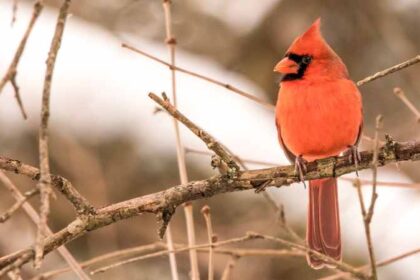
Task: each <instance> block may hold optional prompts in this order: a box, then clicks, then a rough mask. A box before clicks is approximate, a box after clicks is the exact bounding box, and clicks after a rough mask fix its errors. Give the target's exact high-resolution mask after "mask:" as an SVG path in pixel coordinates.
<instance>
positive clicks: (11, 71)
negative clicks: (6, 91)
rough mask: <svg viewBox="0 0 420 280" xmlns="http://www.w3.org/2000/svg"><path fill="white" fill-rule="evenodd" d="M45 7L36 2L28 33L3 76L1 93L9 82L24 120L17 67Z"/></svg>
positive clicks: (24, 114) (38, 1) (39, 1)
mask: <svg viewBox="0 0 420 280" xmlns="http://www.w3.org/2000/svg"><path fill="white" fill-rule="evenodd" d="M43 7H44V5H43V1H42V0H37V1H35V3H34V7H33V11H32V16H31V19H30V21H29V24H28V27H27V28H26V31H25V33H24V35H23V37H22V39H21V41H20V43H19V46H18V48H17V50H16V52H15V55H14V57H13V59H12V62H11V63H10V65H9V68H8V69H7V72H6V74H5V75H4V76H3V78H2V79H1V81H0V93H1V92H2V91H3V88H4V86H5V85H6V84H7V82H11V84H12V86H13V89H14V90H15V97H16V101H17V103H18V105H19V108H20V110H21V112H22V116H23V118H24V119H26V118H27V116H26V113H25V110H24V109H23V105H22V100H21V98H20V94H19V87H18V86H17V83H16V74H17V66H18V64H19V61H20V57H21V56H22V54H23V51H24V50H25V46H26V42H27V41H28V38H29V35H30V34H31V32H32V28H33V27H34V24H35V22H36V21H37V19H38V17H39V15H40V14H41V11H42V9H43ZM15 9H17V2H16V1H15V2H14V4H13V11H15ZM14 19H15V12H14V15H13V19H12V23H13V22H14Z"/></svg>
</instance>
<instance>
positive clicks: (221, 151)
mask: <svg viewBox="0 0 420 280" xmlns="http://www.w3.org/2000/svg"><path fill="white" fill-rule="evenodd" d="M149 97H150V98H151V99H153V101H155V102H156V103H158V104H159V105H160V106H162V108H164V109H165V110H166V111H167V112H168V113H169V114H170V115H171V116H172V117H174V118H175V119H177V120H178V121H180V122H181V123H182V124H184V125H185V126H186V127H187V128H188V129H189V130H191V132H193V133H194V134H195V135H197V136H198V137H199V138H200V139H201V140H203V142H204V143H206V144H207V147H208V148H209V149H210V150H212V151H213V152H215V153H216V155H218V156H219V157H220V158H221V159H222V160H223V161H224V162H225V163H226V164H227V165H228V167H229V168H230V170H229V174H230V177H232V178H233V177H235V176H236V173H237V172H238V171H239V169H240V168H239V165H238V164H237V163H236V162H235V161H234V160H233V157H232V156H231V155H230V153H229V152H227V151H226V149H225V148H224V147H223V145H221V144H220V143H219V142H217V141H216V140H215V139H214V138H213V137H212V136H211V135H210V134H208V133H207V132H206V131H204V130H203V129H201V128H200V127H198V126H197V125H196V124H194V123H193V122H192V121H190V120H189V119H188V118H187V117H186V116H184V115H183V114H182V113H181V112H179V111H178V110H177V109H176V108H175V107H174V106H172V105H171V104H170V103H169V101H168V100H167V99H162V98H160V97H158V96H157V95H156V94H154V93H149Z"/></svg>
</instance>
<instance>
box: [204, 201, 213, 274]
mask: <svg viewBox="0 0 420 280" xmlns="http://www.w3.org/2000/svg"><path fill="white" fill-rule="evenodd" d="M201 213H203V216H204V220H205V221H206V228H207V238H208V240H209V243H210V247H209V267H208V271H209V273H208V280H213V279H214V247H213V243H215V242H217V236H216V235H214V233H213V225H212V223H211V214H210V207H209V206H208V205H205V206H204V207H203V208H202V209H201Z"/></svg>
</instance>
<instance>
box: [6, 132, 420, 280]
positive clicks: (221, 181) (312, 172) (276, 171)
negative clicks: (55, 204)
mask: <svg viewBox="0 0 420 280" xmlns="http://www.w3.org/2000/svg"><path fill="white" fill-rule="evenodd" d="M388 141H389V145H386V146H385V147H382V148H381V149H379V152H378V166H384V165H386V164H390V163H395V162H400V161H419V160H420V141H411V142H395V141H392V140H390V139H388ZM391 141H392V143H391ZM391 144H392V145H391ZM372 159H373V152H371V151H365V152H362V153H361V160H360V162H359V165H358V170H363V169H369V168H372ZM17 162H18V161H16V160H11V159H6V158H4V157H0V169H3V170H6V171H12V172H14V171H16V173H22V172H20V171H22V169H24V170H26V171H28V170H31V172H30V173H29V177H31V178H34V179H37V180H39V177H37V176H36V174H38V173H39V172H38V171H39V170H38V169H36V168H35V167H31V166H28V165H25V164H22V163H20V162H19V163H20V167H19V165H17V164H16V163H17ZM17 167H19V168H18V169H17ZM23 167H24V168H23ZM307 169H308V172H307V173H306V175H305V179H306V180H313V179H319V178H327V177H333V176H336V177H338V176H341V175H344V174H347V173H350V172H354V171H355V166H354V164H353V162H352V161H350V159H349V157H348V156H342V157H330V158H326V159H322V160H317V161H314V162H310V163H308V164H307ZM22 174H25V173H22ZM31 175H32V176H31ZM26 176H28V172H26ZM54 177H58V178H61V180H62V177H59V176H54V175H52V178H54ZM267 180H270V181H271V182H270V184H268V186H271V187H282V186H287V185H290V184H292V183H294V182H299V181H300V180H299V176H297V174H295V169H294V166H293V165H289V166H280V167H274V168H267V169H257V170H250V171H242V172H239V174H238V178H235V179H229V178H228V177H227V176H224V175H219V176H214V177H211V178H208V179H205V180H199V181H191V182H189V183H188V184H185V185H179V186H175V187H172V188H168V189H166V190H164V191H161V192H157V193H153V194H149V195H146V196H141V197H137V198H133V199H130V200H126V201H123V202H119V203H116V204H112V205H110V206H107V207H104V208H101V209H98V210H97V211H96V213H92V214H91V215H82V216H79V217H78V218H76V219H75V220H74V221H73V222H71V223H70V224H69V225H68V226H67V227H65V228H64V229H62V230H60V231H59V232H57V233H55V234H54V235H52V236H50V237H47V238H46V239H45V240H44V244H45V248H44V254H47V253H49V252H51V251H52V250H55V249H56V248H57V247H59V246H61V245H63V244H66V243H69V242H70V241H72V240H74V239H76V238H78V237H80V236H82V235H84V234H86V233H87V232H89V231H92V230H95V229H98V228H101V227H104V226H106V225H109V224H112V223H115V222H118V221H120V220H123V219H128V218H131V217H133V216H137V215H138V214H141V213H153V214H159V213H161V212H162V211H165V210H166V209H169V208H172V209H176V208H177V207H178V206H179V205H181V204H183V203H185V202H190V201H193V200H198V199H203V198H209V197H212V196H215V195H218V194H222V193H227V192H235V191H244V190H255V188H256V187H258V186H259V185H260V184H261V182H265V181H267ZM53 184H54V180H53ZM22 256H24V258H23V260H22V261H20V265H23V264H24V263H27V262H29V261H30V260H31V259H33V256H34V255H33V250H32V248H27V249H25V250H22V251H19V252H17V253H13V254H11V255H8V256H4V257H2V258H0V269H3V271H2V272H3V273H5V272H7V271H9V270H11V269H13V268H14V267H15V266H16V265H15V264H14V263H15V262H16V261H17V260H18V259H20V258H21V257H22ZM0 275H1V272H0Z"/></svg>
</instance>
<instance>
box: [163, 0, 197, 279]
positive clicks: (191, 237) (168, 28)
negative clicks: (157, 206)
mask: <svg viewBox="0 0 420 280" xmlns="http://www.w3.org/2000/svg"><path fill="white" fill-rule="evenodd" d="M162 5H163V12H164V18H165V34H166V41H165V43H166V45H167V47H168V50H169V56H170V61H171V63H170V65H172V66H175V45H176V39H175V37H174V35H173V34H172V18H171V16H172V15H171V1H170V0H163V2H162ZM171 85H172V99H173V102H174V106H175V108H176V107H177V106H178V98H177V92H176V73H175V70H173V69H171ZM173 125H174V129H175V142H176V158H177V162H178V172H179V177H180V181H181V184H186V183H187V182H188V173H187V165H186V163H185V153H184V146H183V143H182V138H181V134H180V131H179V124H178V122H177V120H176V119H173ZM184 215H185V220H186V224H187V237H188V244H189V245H190V246H193V245H194V244H195V230H194V216H193V206H192V204H191V203H187V204H185V205H184ZM169 219H170V218H169ZM169 219H167V221H165V220H164V219H162V229H161V230H160V234H161V235H162V234H163V233H164V230H165V229H164V228H165V226H166V225H165V224H168V223H169ZM169 234H170V233H169ZM167 240H168V242H173V241H172V237H171V236H169V237H168V239H167ZM168 247H169V248H173V247H174V246H173V244H169V243H168ZM169 254H170V257H169V261H170V265H171V273H172V279H174V280H177V279H178V271H177V267H176V259H175V255H174V254H171V253H169ZM189 255H190V263H191V273H192V275H191V276H192V279H193V280H197V279H199V277H200V276H199V271H198V260H197V252H196V251H195V250H190V251H189Z"/></svg>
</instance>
